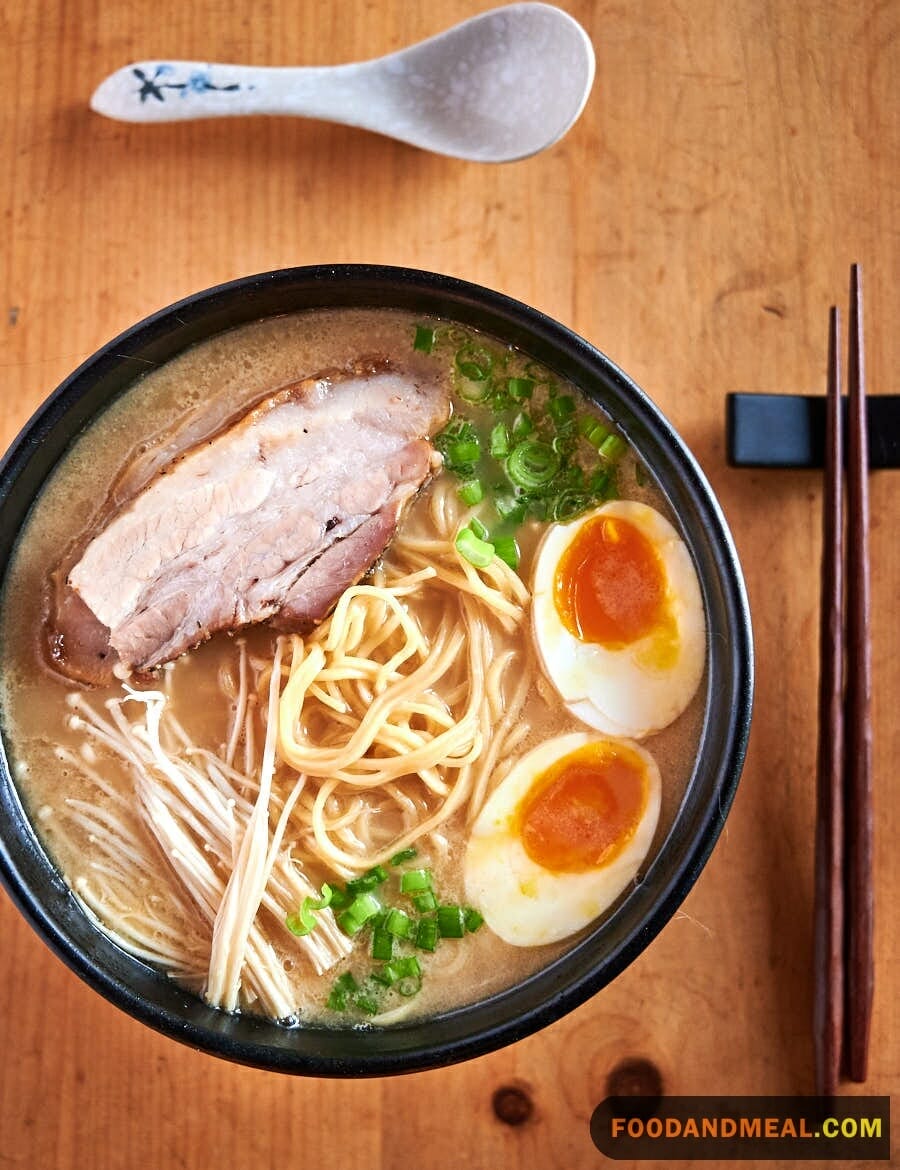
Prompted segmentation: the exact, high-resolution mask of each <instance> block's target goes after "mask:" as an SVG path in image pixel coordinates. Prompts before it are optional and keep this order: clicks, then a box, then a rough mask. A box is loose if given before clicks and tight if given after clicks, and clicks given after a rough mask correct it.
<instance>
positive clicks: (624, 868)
mask: <svg viewBox="0 0 900 1170" xmlns="http://www.w3.org/2000/svg"><path fill="white" fill-rule="evenodd" d="M605 738H607V737H605V736H598V735H593V734H591V733H589V732H583V731H576V732H571V733H570V734H568V735H563V736H558V737H557V738H555V739H551V740H548V741H547V742H546V743H543V744H541V745H540V747H537V748H535V749H534V750H533V751H530V752H528V753H527V754H526V755H524V756H523V757H522V758H521V759H520V760H519V761H518V762H517V763H516V764H515V766H514V767H513V769H512V770H511V771H510V773H509V775H508V776H507V777H506V778H505V779H504V780H503V782H502V783H501V784H500V785H499V787H498V788H497V789H496V791H495V792H493V793H492V794H491V796H490V798H489V799H488V801H487V803H486V804H485V806H484V808H483V809H482V810H481V812H480V813H479V815H478V817H477V818H476V820H475V823H474V825H473V826H472V831H471V834H470V837H469V842H468V845H467V848H466V855H465V860H464V866H463V872H464V875H465V886H466V898H467V899H468V900H469V902H471V904H472V905H473V906H476V907H477V908H478V909H479V910H480V911H481V913H482V914H483V915H484V920H485V922H486V923H487V925H488V926H489V927H490V929H491V930H492V931H493V932H494V933H495V934H497V935H499V936H500V938H502V939H504V940H505V941H506V942H508V943H512V944H513V945H514V946H520V947H531V946H540V945H542V944H545V943H552V942H557V941H558V940H559V939H562V938H567V937H568V936H569V935H571V934H574V933H575V932H576V931H579V930H581V929H582V928H583V927H585V926H587V925H588V923H590V922H592V921H593V920H594V919H595V918H597V917H598V916H599V915H600V914H602V913H603V911H604V910H606V909H607V908H608V907H609V906H610V905H611V904H612V903H613V902H614V901H615V900H616V898H618V897H619V895H620V894H621V893H622V891H623V890H625V889H626V888H627V887H628V885H629V884H630V883H631V882H632V881H633V880H634V877H635V875H636V874H637V872H638V869H639V867H640V865H641V862H642V861H643V860H644V858H645V857H646V855H647V852H648V850H649V849H650V845H651V843H652V841H653V835H654V833H655V832H656V825H657V822H658V820H659V808H660V800H661V791H662V788H661V784H660V776H659V769H658V768H657V766H656V762H655V761H654V759H653V757H652V756H651V755H650V754H649V752H647V751H646V750H645V749H643V748H641V747H639V746H638V744H636V743H633V742H631V741H627V740H626V741H624V742H625V743H627V745H628V747H629V748H630V749H631V750H632V751H634V752H636V753H637V754H638V755H639V756H640V758H641V760H642V761H643V763H644V766H645V768H646V777H647V803H646V806H645V808H644V812H643V815H642V816H641V819H640V821H639V822H638V825H637V828H636V829H635V832H634V834H633V836H632V837H631V839H630V840H629V841H628V842H627V844H625V845H624V847H623V848H622V849H621V850H620V852H619V853H618V854H617V855H616V856H615V857H614V858H613V859H612V860H611V861H610V862H609V864H607V865H604V866H600V867H598V868H597V869H592V870H588V871H586V872H583V873H556V872H553V871H551V870H548V869H545V868H544V867H543V866H541V865H539V864H538V863H537V862H535V861H533V860H532V859H531V858H530V857H529V856H528V854H527V853H526V852H525V849H524V847H523V845H522V842H521V840H520V839H519V837H518V836H517V834H516V823H517V810H518V809H519V806H520V805H521V802H522V800H523V799H524V798H525V796H526V794H527V793H528V791H529V789H530V788H531V786H532V784H533V783H534V782H535V780H536V779H537V778H538V777H539V776H540V775H542V773H544V772H545V771H546V770H547V768H549V767H550V766H551V765H553V764H555V763H556V762H557V761H558V760H560V759H562V758H563V757H564V756H567V755H569V754H570V753H571V752H574V751H577V750H578V749H579V748H582V747H584V746H585V745H586V744H588V743H592V742H596V741H598V740H603V739H605Z"/></svg>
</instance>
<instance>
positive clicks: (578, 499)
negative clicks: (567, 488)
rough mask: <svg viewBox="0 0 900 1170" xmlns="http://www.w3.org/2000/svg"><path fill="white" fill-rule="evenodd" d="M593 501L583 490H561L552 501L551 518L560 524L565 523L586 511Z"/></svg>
mask: <svg viewBox="0 0 900 1170" xmlns="http://www.w3.org/2000/svg"><path fill="white" fill-rule="evenodd" d="M593 502H594V500H593V497H592V496H590V495H587V494H586V493H585V492H575V491H572V492H563V493H562V494H561V495H560V496H558V497H557V498H556V500H554V502H553V519H554V520H556V521H558V522H559V523H560V524H567V523H568V522H569V521H570V520H574V519H575V517H576V516H580V515H581V514H582V512H586V511H587V510H588V508H590V506H591V504H593Z"/></svg>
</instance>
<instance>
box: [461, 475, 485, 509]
mask: <svg viewBox="0 0 900 1170" xmlns="http://www.w3.org/2000/svg"><path fill="white" fill-rule="evenodd" d="M456 494H457V495H458V496H459V498H460V499H461V500H462V502H463V503H464V504H467V505H468V506H469V507H470V508H472V507H474V506H475V504H480V503H481V501H482V500H483V499H484V488H483V487H482V486H481V480H480V479H469V480H467V481H466V482H465V483H464V484H462V485H461V486H460V487H459V488H458V489H457V493H456Z"/></svg>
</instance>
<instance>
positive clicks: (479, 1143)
mask: <svg viewBox="0 0 900 1170" xmlns="http://www.w3.org/2000/svg"><path fill="white" fill-rule="evenodd" d="M490 6H491V3H490V0H470V2H468V3H464V2H463V0H446V2H445V3H443V4H441V5H439V6H438V5H435V4H433V3H428V2H426V0H402V2H401V0H380V2H379V3H377V4H376V3H373V2H370V0H335V2H334V3H331V4H327V5H326V4H302V5H297V4H294V3H290V0H260V2H258V3H256V4H254V5H252V6H247V5H232V4H226V3H225V2H224V0H195V2H194V3H191V4H185V3H181V2H176V0H153V3H151V2H150V0H131V2H130V3H128V4H127V5H126V4H102V3H100V0H78V2H76V3H64V2H63V0H45V2H44V3H42V4H40V5H34V4H12V3H10V4H6V5H4V6H3V7H2V8H0V54H2V58H0V77H2V78H3V82H4V84H3V95H4V101H3V104H2V107H0V152H2V159H0V164H2V165H0V207H2V214H3V230H2V237H0V238H2V250H0V290H2V293H0V295H2V301H0V336H2V339H3V344H2V350H0V378H2V381H0V442H2V443H3V444H4V445H5V443H7V442H9V441H10V440H11V439H12V437H13V436H14V434H15V433H16V431H17V429H18V428H19V427H20V426H21V425H22V424H23V423H24V421H25V420H26V419H27V417H28V416H29V414H30V413H31V412H32V411H33V410H34V408H35V407H36V405H37V404H38V403H39V402H40V400H41V399H42V398H43V397H44V396H45V395H46V394H48V393H49V392H50V391H51V390H52V389H53V388H54V386H55V385H56V384H57V383H58V382H59V381H60V380H61V379H62V378H63V377H64V376H65V375H66V374H67V373H68V372H69V371H71V370H72V369H73V368H74V367H75V366H76V365H77V364H78V363H79V362H80V361H81V360H82V359H83V358H85V357H86V356H87V355H88V354H90V353H91V352H92V351H93V350H94V349H95V348H96V347H98V346H99V345H100V344H102V343H104V342H105V341H107V340H108V339H109V338H111V337H113V336H114V335H115V334H116V333H117V332H118V331H120V330H121V329H123V328H125V327H126V326H128V325H129V324H131V323H132V322H134V321H135V320H137V319H139V318H141V317H143V316H145V315H146V314H148V313H150V312H152V311H154V310H155V309H157V308H159V307H161V306H163V305H165V304H167V303H169V302H171V301H173V300H175V299H177V298H179V297H181V296H183V295H186V294H187V293H190V292H192V291H195V290H197V289H200V288H204V287H207V286H209V285H212V284H214V283H216V282H218V281H221V280H226V279H229V278H231V277H235V276H238V275H242V274H247V273H251V272H256V271H262V270H265V269H270V268H277V267H281V266H284V265H290V264H303V263H313V262H336V261H374V262H387V263H394V264H409V265H414V266H417V267H422V268H431V269H436V270H438V271H443V272H447V273H450V274H453V275H458V276H463V277H466V278H467V279H470V280H474V281H477V282H481V283H484V284H487V285H489V286H491V287H494V288H497V289H499V290H501V291H503V292H506V293H509V294H512V295H513V296H515V297H518V298H520V299H522V300H524V301H527V302H530V303H531V304H533V305H536V306H537V307H538V308H540V309H542V310H544V311H546V312H547V313H549V314H551V315H552V316H554V317H556V318H558V319H560V320H561V321H563V322H565V323H566V324H568V325H570V326H572V327H574V328H575V329H576V330H577V331H579V332H580V333H582V334H583V335H584V336H586V337H587V338H589V339H590V340H591V341H592V342H594V343H595V344H596V345H598V346H599V347H600V348H601V349H603V350H604V351H605V352H607V353H608V354H609V355H610V356H611V357H612V358H613V359H614V360H615V361H617V362H618V363H619V364H620V365H621V366H623V367H624V368H625V369H626V370H628V372H629V373H630V374H631V375H632V376H633V377H634V378H635V379H636V380H637V381H638V382H639V383H640V384H641V385H642V386H643V387H644V388H645V389H646V390H647V391H648V392H649V394H650V395H651V396H652V397H653V398H654V399H655V400H656V401H657V402H658V403H659V405H660V406H661V407H662V409H663V410H664V411H665V412H666V413H667V414H668V415H669V416H670V417H671V419H672V420H673V422H674V423H675V425H676V426H677V427H678V429H679V430H680V431H681V433H682V434H683V436H684V437H685V439H686V440H687V441H688V443H689V444H690V445H691V447H692V448H693V450H694V452H695V453H696V455H697V457H698V458H699V460H700V463H701V464H702V466H703V467H704V469H705V471H706V473H707V475H708V476H709V478H710V480H711V482H712V485H713V487H714V488H715V490H716V491H717V493H718V495H719V497H720V499H721V501H722V505H723V507H724V510H725V513H726V516H727V517H728V519H729V521H730V523H731V525H732V528H733V531H734V533H735V537H736V540H737V544H738V548H739V551H740V554H741V557H742V560H743V564H744V569H745V572H746V576H747V582H748V588H749V593H750V599H751V605H752V608H753V613H754V627H755V639H756V648H757V654H758V691H757V706H756V714H755V721H754V727H753V733H752V737H751V746H750V752H749V757H748V762H747V766H746V769H745V773H744V778H743V781H742V784H741V788H740V791H739V793H738V796H737V799H736V801H735V804H734V808H733V812H732V814H731V816H730V818H729V820H728V823H727V826H726V828H725V831H724V833H723V836H722V838H721V840H720V842H719V844H718V846H717V848H716V850H715V852H714V854H713V856H712V858H711V860H710V862H709V864H708V866H707V867H706V869H705V870H704V872H703V874H702V875H701V878H700V880H699V881H698V883H697V885H696V887H695V888H694V890H693V892H692V893H691V894H690V896H689V897H688V899H687V901H686V902H685V904H684V906H683V909H682V911H681V912H679V913H678V914H677V915H676V917H675V919H674V920H673V921H672V922H671V923H670V924H669V925H668V926H667V927H666V929H665V930H664V931H663V932H662V934H661V935H660V936H659V938H658V939H656V941H655V942H654V943H653V944H652V945H651V947H650V948H649V949H648V950H647V951H646V952H645V953H644V954H643V955H642V956H641V957H640V959H639V960H638V961H637V962H636V963H634V965H633V966H632V967H631V968H629V970H628V971H627V972H626V973H625V974H623V975H622V976H621V977H620V978H619V979H618V980H616V981H615V983H614V984H612V985H611V986H610V987H609V988H607V989H606V990H605V991H603V992H602V993H601V994H599V995H598V996H597V997H596V998H595V999H594V1000H593V1001H592V1002H591V1003H589V1004H587V1005H585V1006H584V1007H582V1008H580V1009H579V1010H578V1011H576V1012H574V1013H573V1014H572V1015H570V1016H569V1017H567V1018H566V1019H564V1020H562V1021H560V1022H559V1023H557V1024H556V1025H554V1026H552V1027H550V1028H548V1029H546V1030H545V1031H544V1032H542V1033H540V1034H538V1035H536V1036H533V1037H531V1038H529V1039H527V1040H524V1041H522V1042H520V1043H518V1044H516V1045H513V1046H512V1047H510V1048H507V1049H506V1050H504V1051H501V1052H497V1053H494V1054H492V1055H490V1056H487V1057H484V1058H482V1059H480V1060H476V1061H473V1062H470V1063H468V1064H465V1065H461V1066H457V1067H453V1068H447V1069H442V1070H438V1071H435V1072H431V1073H425V1074H419V1075H416V1076H412V1077H403V1078H399V1079H395V1080H382V1081H371V1082H350V1083H336V1082H327V1081H316V1080H295V1079H290V1078H287V1077H282V1076H279V1075H276V1074H266V1073H261V1072H258V1071H254V1070H248V1069H242V1068H238V1067H234V1066H231V1065H228V1064H226V1063H224V1062H221V1061H217V1060H215V1059H212V1058H208V1057H204V1056H202V1055H200V1054H198V1053H195V1052H193V1051H190V1050H189V1049H187V1048H184V1047H182V1046H180V1045H178V1044H176V1043H174V1042H173V1041H170V1040H168V1039H165V1038H162V1037H160V1036H157V1035H156V1034H154V1033H153V1032H151V1031H149V1030H148V1029H146V1028H145V1027H143V1026H141V1025H139V1024H137V1023H135V1022H134V1021H132V1020H130V1019H129V1018H127V1017H125V1016H124V1015H122V1014H121V1013H119V1012H118V1011H117V1010H115V1009H113V1008H112V1007H110V1006H109V1005H107V1004H106V1003H105V1002H104V1001H102V1000H101V999H99V998H98V997H97V996H96V995H95V994H94V993H92V992H90V991H89V990H88V989H87V988H86V987H85V986H83V985H82V984H81V983H80V982H79V980H78V979H77V978H76V977H75V976H74V975H72V974H71V973H70V972H69V971H67V970H66V969H65V968H64V967H63V966H62V965H61V964H60V963H59V962H58V961H57V960H56V959H55V958H54V957H53V956H52V955H51V954H50V952H49V951H48V950H47V949H46V948H45V947H44V946H43V945H42V944H41V943H40V942H39V941H38V939H37V938H36V936H35V935H34V934H33V933H32V932H31V930H30V929H29V928H28V926H27V925H26V924H25V922H24V921H23V919H22V918H21V917H20V916H19V914H18V913H17V912H16V911H15V909H14V908H13V906H12V904H11V903H10V901H9V899H8V898H7V897H6V896H5V895H0V973H2V978H0V1041H2V1047H3V1055H4V1060H3V1062H2V1066H0V1118H2V1132H0V1166H3V1167H5V1166H23V1167H25V1166H27V1167H40V1168H42V1170H69V1168H75V1167H78V1168H82V1167H85V1166H90V1167H91V1168H92V1170H119V1168H131V1167H137V1166H144V1165H148V1166H160V1167H179V1166H182V1167H190V1168H191V1170H195V1168H196V1170H200V1168H205V1167H212V1166H217V1165H221V1164H227V1165H229V1166H230V1167H232V1168H233V1170H241V1168H243V1167H247V1168H249V1167H260V1166H274V1165H290V1164H298V1163H301V1162H302V1164H303V1165H307V1166H315V1167H320V1168H328V1167H335V1168H338V1167H340V1168H341V1170H353V1168H354V1167H367V1168H372V1170H400V1168H401V1167H404V1168H405V1167H408V1165H409V1164H410V1156H411V1152H412V1151H414V1152H415V1154H414V1156H415V1162H416V1164H417V1165H419V1166H422V1167H424V1168H425V1170H429V1168H432V1167H444V1166H448V1165H454V1166H455V1165H466V1166H469V1167H473V1168H477V1167H485V1168H487V1167H490V1168H491V1170H500V1168H506V1167H509V1168H513V1167H535V1168H537V1167H542V1168H543V1167H551V1166H565V1167H567V1168H570V1170H575V1168H585V1170H587V1168H589V1167H595V1166H597V1165H598V1164H599V1161H600V1155H599V1154H598V1153H597V1151H596V1150H595V1149H594V1148H593V1146H592V1145H591V1142H590V1137H589V1133H588V1119H589V1117H590V1114H591V1111H592V1109H593V1107H594V1106H595V1105H596V1104H597V1103H598V1102H599V1101H600V1100H601V1098H602V1097H603V1096H604V1095H605V1086H606V1083H607V1078H608V1077H609V1075H610V1073H611V1071H612V1070H613V1069H614V1068H615V1066H616V1065H617V1064H619V1063H620V1062H621V1061H623V1060H625V1059H628V1058H633V1057H646V1058H648V1059H650V1060H651V1061H652V1062H653V1063H654V1064H655V1065H656V1066H657V1067H658V1069H659V1070H660V1072H661V1074H662V1078H663V1082H664V1087H665V1089H666V1090H667V1091H668V1092H677V1093H745V1094H749V1093H779V1092H800V1093H808V1092H811V1091H812V1087H813V1054H812V1039H811V1026H810V1024H811V1014H812V981H811V954H812V897H813V837H814V820H815V813H814V794H815V751H816V722H815V718H816V667H815V661H816V639H817V628H818V573H817V566H818V563H819V557H820V547H821V546H820V539H821V537H820V524H819V515H820V503H821V476H820V475H818V474H816V473H812V472H761V471H760V472H751V471H737V470H733V469H729V468H728V467H726V465H725V462H724V395H725V393H726V392H727V391H729V390H760V391H763V390H765V391H772V390H792V389H793V390H797V391H802V392H812V391H816V392H818V391H819V390H820V388H821V387H822V386H823V385H824V380H825V362H826V341H827V332H826V327H827V307H828V305H829V304H831V303H832V302H833V301H834V300H835V299H837V298H840V297H842V296H843V293H844V290H845V287H846V274H847V270H848V267H849V264H850V262H851V261H854V260H856V261H859V262H860V263H861V264H862V266H863V268H864V270H865V272H866V279H867V288H866V292H867V322H866V324H867V334H868V337H867V362H868V384H869V389H870V392H871V393H879V392H889V391H896V390H897V386H896V384H894V383H893V382H892V379H894V378H896V371H897V369H898V368H900V352H898V333H897V330H896V321H897V320H898V318H900V282H898V280H897V276H898V273H900V236H898V224H900V174H898V159H900V106H898V103H897V100H896V81H895V79H896V77H897V76H898V75H900V8H898V6H897V5H896V4H893V3H876V2H872V0H863V2H861V3H860V2H853V3H850V2H848V0H797V3H790V4H786V3H779V2H778V0H695V2H694V3H692V4H690V5H688V4H685V3H681V2H678V3H676V2H674V0H636V2H634V3H630V4H620V3H613V2H611V0H610V2H600V0H598V2H593V3H592V2H590V0H568V2H567V3H565V5H564V6H565V7H566V8H568V9H569V10H570V11H571V12H572V13H573V15H575V16H576V17H577V18H578V19H579V20H580V21H581V22H582V23H583V24H584V26H585V27H586V28H587V30H588V31H589V33H590V34H591V36H592V38H593V40H594V44H595V46H596V50H597V57H598V75H597V76H598V80H597V84H596V87H595V90H594V93H593V96H592V98H591V100H590V102H589V104H588V106H587V108H586V110H585V113H584V115H583V117H582V119H581V120H580V121H579V123H578V124H577V126H576V127H575V129H574V130H573V131H572V132H571V133H570V134H569V136H568V137H567V138H566V139H565V140H564V141H563V142H562V143H560V144H559V145H558V146H556V147H555V148H554V149H552V150H551V151H549V152H547V153H545V154H543V155H541V156H538V157H536V158H534V159H530V160H527V161H525V162H521V163H516V164H511V165H507V166H502V167H484V166H478V165H476V164H464V163H458V162H454V161H452V160H448V159H442V158H437V157H432V156H429V155H425V154H422V153H419V152H417V151H414V150H412V149H410V148H407V147H404V146H401V145H399V144H396V143H393V142H390V141H387V140H383V139H379V138H377V137H375V136H371V135H366V134H364V133H362V132H357V131H354V130H350V129H346V128H341V127H336V126H330V125H326V124H322V123H317V122H309V121H300V120H271V121H261V120H254V121H232V122H229V121H222V122H219V123H208V124H202V123H196V124H193V123H186V124H180V125H176V124H170V125H166V126H156V127H139V126H126V125H120V124H117V123H113V122H108V121H104V120H101V119H100V118H98V117H97V116H95V115H92V114H91V113H90V111H89V110H88V108H87V99H88V97H89V95H90V93H91V91H92V89H93V87H94V86H95V85H96V83H97V82H98V81H99V80H100V79H101V78H102V77H103V76H104V75H105V74H106V73H108V72H111V71H112V70H113V69H115V68H117V67H119V66H121V65H123V64H124V63H126V62H127V61H129V60H133V59H138V58H147V57H151V56H153V55H154V54H159V55H167V54H168V55H172V56H176V57H185V58H200V59H203V58H210V59H213V60H216V59H218V60H229V59H231V60H235V61H246V62H250V63H258V64H303V63H307V64H322V63H331V62H339V61H347V60H353V59H359V58H363V57H368V56H375V55H378V54H380V53H383V52H387V51H389V50H391V49H393V48H397V47H399V46H400V45H402V44H403V43H406V42H408V41H411V40H414V39H417V38H419V37H423V36H426V35H429V34H431V33H434V32H437V31H439V30H440V29H441V28H443V27H446V26H447V25H449V24H451V23H453V22H454V21H455V20H458V19H462V18H463V17H465V16H468V15H471V14H472V13H474V12H475V11H479V10H482V9H485V8H488V7H490ZM896 475H897V473H896V472H895V473H891V472H881V473H878V474H875V475H873V476H872V478H871V482H870V507H871V517H872V519H871V558H872V610H873V615H874V641H873V659H872V677H873V710H874V716H875V731H874V748H873V780H874V788H875V799H876V813H875V816H876V822H875V823H876V840H875V854H874V873H875V886H876V910H877V913H878V918H877V922H876V935H875V966H876V970H875V1004H874V1017H873V1023H872V1044H871V1055H870V1063H869V1078H868V1082H867V1084H866V1086H865V1090H866V1091H868V1092H871V1093H881V1094H889V1093H891V1092H895V1091H897V1089H898V1082H900V1075H898V1074H900V1051H898V1037H900V1019H898V1004H900V994H898V978H897V974H896V972H897V970H898V967H900V952H898V941H897V934H896V932H895V931H894V930H893V929H892V921H891V919H892V915H894V913H895V911H894V908H895V906H896V904H897V901H898V898H900V872H898V865H900V862H898V857H900V852H898V850H897V849H896V846H895V842H896V840H897V839H898V838H900V817H898V804H897V799H896V780H895V775H894V773H895V767H896V760H897V759H898V758H900V724H898V721H897V719H896V708H897V700H898V696H900V633H898V623H897V601H898V580H900V576H898V574H900V551H898V548H900V546H898V542H897V537H896V533H897V526H898V521H900V515H898V491H897V479H896ZM501 1086H513V1087H517V1088H520V1089H522V1090H523V1091H525V1092H526V1093H527V1094H528V1095H529V1096H530V1098H531V1100H532V1102H533V1105H534V1111H533V1113H532V1115H531V1117H530V1119H529V1120H528V1121H526V1122H525V1123H524V1124H522V1125H520V1126H509V1125H506V1124H503V1123H501V1122H500V1121H498V1119H497V1118H496V1116H495V1114H494V1112H493V1109H492V1104H491V1102H492V1095H493V1094H494V1092H495V1090H496V1089H497V1088H498V1087H501ZM853 1091H860V1090H859V1089H855V1090H853ZM761 1165H762V1164H761ZM765 1165H772V1163H766V1164H765Z"/></svg>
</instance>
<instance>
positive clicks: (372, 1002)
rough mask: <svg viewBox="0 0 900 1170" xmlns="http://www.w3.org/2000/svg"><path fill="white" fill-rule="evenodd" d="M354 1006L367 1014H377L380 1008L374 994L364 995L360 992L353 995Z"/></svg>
mask: <svg viewBox="0 0 900 1170" xmlns="http://www.w3.org/2000/svg"><path fill="white" fill-rule="evenodd" d="M353 1005H354V1007H357V1008H359V1010H360V1011H361V1012H365V1014H366V1015H367V1016H377V1015H378V1013H379V1011H380V1010H381V1005H380V1004H379V1002H378V1000H377V999H376V998H375V996H374V995H366V994H365V993H364V992H360V993H359V994H358V995H355V996H354V997H353Z"/></svg>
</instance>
